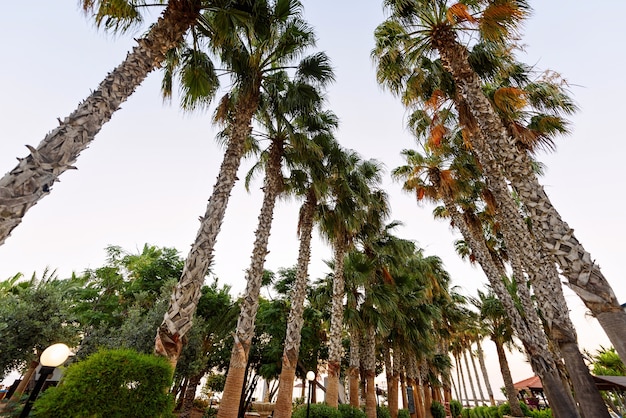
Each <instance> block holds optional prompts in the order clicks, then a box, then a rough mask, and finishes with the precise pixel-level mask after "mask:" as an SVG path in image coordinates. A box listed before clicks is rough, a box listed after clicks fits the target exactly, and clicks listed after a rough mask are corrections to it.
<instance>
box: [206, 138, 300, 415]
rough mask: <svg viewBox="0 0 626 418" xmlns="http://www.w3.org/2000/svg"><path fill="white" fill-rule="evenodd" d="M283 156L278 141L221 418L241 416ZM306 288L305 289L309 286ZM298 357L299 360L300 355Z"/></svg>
mask: <svg viewBox="0 0 626 418" xmlns="http://www.w3.org/2000/svg"><path fill="white" fill-rule="evenodd" d="M282 154H283V152H282V143H280V142H278V141H275V142H272V145H271V146H270V151H269V161H268V166H267V174H266V175H265V181H264V184H263V203H262V204H261V212H260V213H259V218H258V225H257V230H256V233H255V240H254V245H253V248H252V256H251V258H250V267H248V270H247V271H246V283H247V285H246V290H245V292H244V295H243V298H242V301H241V310H240V313H239V319H238V320H237V328H236V330H235V337H236V338H235V343H234V345H233V350H232V354H231V359H230V366H229V367H228V375H227V376H226V384H225V386H224V395H223V396H222V400H221V402H220V408H219V411H218V413H217V416H218V418H236V417H237V415H238V412H239V403H240V401H241V392H242V388H243V384H244V379H243V377H244V376H245V369H246V366H247V365H248V354H249V353H250V345H251V343H252V338H253V337H254V321H255V319H256V314H257V311H258V308H259V294H260V292H261V285H262V281H263V269H264V266H265V257H266V256H267V243H268V241H269V237H270V232H271V229H272V221H273V219H274V207H275V206H276V199H277V197H278V195H279V194H280V193H281V191H282V174H281V170H280V167H281V161H282ZM304 286H305V287H306V283H305V284H304ZM300 316H302V314H300ZM242 355H243V357H242ZM295 357H296V359H297V351H296V354H295ZM294 376H295V365H294ZM292 382H293V376H292ZM292 385H293V383H292Z"/></svg>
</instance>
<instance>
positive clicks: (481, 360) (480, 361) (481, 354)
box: [476, 340, 496, 406]
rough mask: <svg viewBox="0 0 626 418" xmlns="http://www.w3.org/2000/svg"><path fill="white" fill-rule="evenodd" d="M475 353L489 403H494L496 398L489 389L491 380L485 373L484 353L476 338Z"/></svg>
mask: <svg viewBox="0 0 626 418" xmlns="http://www.w3.org/2000/svg"><path fill="white" fill-rule="evenodd" d="M476 354H478V364H480V371H481V372H482V374H483V380H484V381H485V388H486V389H487V396H489V403H490V404H491V406H494V405H495V404H496V400H495V398H494V397H493V390H492V389H491V382H490V381H489V374H488V373H487V366H486V365H485V353H484V351H483V347H482V345H481V344H480V340H476Z"/></svg>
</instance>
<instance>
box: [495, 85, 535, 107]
mask: <svg viewBox="0 0 626 418" xmlns="http://www.w3.org/2000/svg"><path fill="white" fill-rule="evenodd" d="M493 101H494V103H495V104H496V107H498V109H500V110H501V111H503V112H506V113H515V112H517V111H519V110H521V109H523V108H524V106H526V104H527V100H526V93H525V92H524V91H523V90H521V89H518V88H516V87H500V88H499V89H498V90H496V92H495V93H494V95H493Z"/></svg>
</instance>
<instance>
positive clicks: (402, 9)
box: [381, 0, 626, 398]
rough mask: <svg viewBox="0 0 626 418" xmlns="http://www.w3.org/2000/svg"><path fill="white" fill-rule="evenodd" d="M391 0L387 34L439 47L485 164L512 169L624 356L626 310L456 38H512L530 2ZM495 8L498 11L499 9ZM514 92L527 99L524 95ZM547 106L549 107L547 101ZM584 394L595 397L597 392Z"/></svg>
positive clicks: (537, 225)
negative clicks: (477, 132) (465, 31)
mask: <svg viewBox="0 0 626 418" xmlns="http://www.w3.org/2000/svg"><path fill="white" fill-rule="evenodd" d="M388 3H389V5H390V6H391V8H392V9H393V13H394V14H395V17H396V19H390V20H389V21H388V23H389V24H387V25H385V26H384V29H381V32H384V31H388V33H393V35H392V36H395V37H397V38H401V37H403V36H404V35H403V34H402V32H404V31H405V29H406V32H404V33H415V31H418V32H420V33H422V34H424V35H425V36H418V37H415V38H413V39H410V40H409V43H410V44H411V45H410V46H409V49H410V54H421V53H430V52H432V51H433V50H436V51H437V52H438V53H439V56H440V58H441V60H442V62H443V64H444V66H445V68H446V69H447V70H448V71H449V72H450V73H451V75H452V76H453V78H454V82H455V84H456V86H457V88H458V90H459V92H461V94H462V96H463V97H464V99H465V100H467V104H468V110H469V112H471V114H472V115H473V116H474V117H475V118H476V122H477V124H478V126H480V129H481V130H482V131H483V133H484V135H485V139H486V141H480V140H474V141H473V145H474V147H475V149H476V151H477V153H478V154H479V158H480V159H481V163H482V164H486V162H487V161H486V160H485V157H487V158H489V157H490V156H492V158H494V159H495V160H496V162H497V165H498V168H499V170H498V171H501V172H504V173H505V174H506V176H507V178H508V179H509V180H510V181H511V184H512V186H513V188H514V189H515V190H516V192H517V194H518V195H519V196H520V199H521V201H522V202H523V203H524V205H525V207H526V210H527V211H528V213H529V214H530V217H531V219H532V222H533V226H534V227H533V230H534V231H535V233H536V234H537V235H538V238H539V239H540V243H541V244H542V245H543V247H544V250H545V251H546V253H547V254H550V255H551V256H552V257H553V258H554V261H556V263H557V264H558V265H559V267H560V268H561V270H562V271H563V275H564V276H565V277H566V278H567V279H568V284H569V286H570V287H571V288H572V289H574V291H575V292H576V293H577V294H578V296H579V297H580V298H581V299H582V300H583V302H584V303H585V305H586V306H587V307H588V308H589V309H590V310H591V312H592V313H593V314H594V316H595V317H596V318H597V319H598V321H599V322H600V324H601V325H602V327H603V329H604V330H605V332H606V334H607V336H608V337H609V339H610V340H611V342H612V343H613V344H614V346H615V347H616V350H617V351H618V352H619V353H620V355H622V356H623V357H626V338H625V337H624V335H626V332H625V331H626V312H624V311H623V309H621V307H620V304H619V303H618V301H617V298H616V297H615V294H614V292H613V289H612V288H611V286H610V285H609V283H608V282H607V280H606V278H605V277H604V276H603V275H602V273H601V272H600V269H599V267H598V266H597V265H596V264H595V263H594V262H593V261H592V258H591V256H590V254H589V253H588V252H587V251H586V250H585V249H584V247H583V246H582V244H581V243H580V242H579V241H578V240H577V239H576V237H575V235H574V233H573V230H572V229H571V228H570V227H569V226H568V225H567V224H566V223H565V222H564V221H563V220H562V218H561V217H560V215H559V213H558V212H557V211H556V209H555V208H554V206H553V205H552V204H551V202H550V200H549V198H548V196H547V194H546V193H545V190H544V189H543V186H542V185H541V184H540V183H539V182H538V180H537V177H536V174H535V173H534V171H533V165H532V164H531V161H530V159H529V156H528V155H527V153H526V152H525V151H520V150H519V148H518V146H517V144H518V143H520V142H522V143H523V141H522V140H521V134H520V133H519V132H513V133H512V132H511V131H509V130H507V127H506V126H505V124H504V123H503V121H502V119H501V117H500V115H499V114H497V113H496V111H495V110H494V108H493V106H492V105H491V103H490V101H489V99H488V98H487V97H486V96H485V94H484V93H483V90H482V87H481V83H480V81H479V79H478V75H477V74H476V72H475V71H473V69H472V68H471V66H470V64H469V59H468V51H467V49H466V48H465V47H464V46H463V45H461V43H460V42H459V41H458V36H457V32H456V31H457V30H458V29H459V28H462V27H468V26H473V25H475V24H477V25H478V27H479V29H480V31H481V34H482V35H483V37H485V38H486V39H489V40H491V41H493V42H495V43H500V44H504V43H506V40H507V38H508V37H509V35H510V34H511V33H514V32H515V31H516V30H517V28H518V24H519V22H520V21H521V20H522V19H523V18H524V17H525V16H526V15H527V13H528V6H527V4H526V2H525V1H522V0H519V1H518V0H510V1H506V2H503V3H500V2H485V4H481V2H479V3H476V4H475V6H477V7H476V10H474V11H475V12H476V13H475V14H470V10H469V9H468V8H467V7H465V6H463V5H454V6H450V7H448V6H447V2H446V1H443V0H437V1H432V2H422V1H419V0H417V1H414V2H404V1H402V2H394V1H390V2H388ZM396 3H397V4H396ZM496 10H498V11H499V12H500V13H494V12H495V11H496ZM396 29H400V31H397V30H396ZM507 91H508V92H511V90H507ZM514 95H516V96H517V97H518V98H520V97H521V96H520V95H519V94H514ZM542 105H544V106H545V105H548V106H549V104H547V103H544V104H542ZM522 106H523V100H522ZM487 139H488V141H487ZM481 154H482V157H481V156H480V155H481ZM489 175H490V176H491V175H492V174H489ZM493 175H495V173H494V174H493ZM551 285H552V286H554V284H551ZM577 379H578V378H577ZM581 379H582V377H581ZM581 394H582V393H581ZM584 396H591V397H594V396H593V394H592V393H589V394H585V395H584ZM596 398H597V397H596Z"/></svg>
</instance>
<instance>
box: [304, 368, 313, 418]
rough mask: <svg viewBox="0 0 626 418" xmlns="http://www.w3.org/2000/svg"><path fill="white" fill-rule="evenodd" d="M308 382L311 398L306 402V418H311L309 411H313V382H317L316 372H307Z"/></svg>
mask: <svg viewBox="0 0 626 418" xmlns="http://www.w3.org/2000/svg"><path fill="white" fill-rule="evenodd" d="M306 380H308V381H309V397H308V398H307V401H306V418H309V411H310V409H311V393H312V389H313V381H314V380H315V372H314V371H312V370H309V371H308V372H306Z"/></svg>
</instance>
